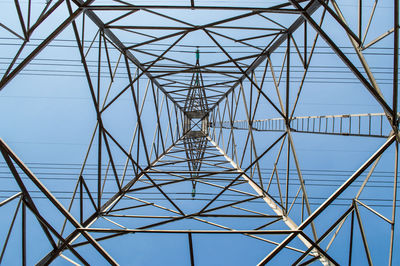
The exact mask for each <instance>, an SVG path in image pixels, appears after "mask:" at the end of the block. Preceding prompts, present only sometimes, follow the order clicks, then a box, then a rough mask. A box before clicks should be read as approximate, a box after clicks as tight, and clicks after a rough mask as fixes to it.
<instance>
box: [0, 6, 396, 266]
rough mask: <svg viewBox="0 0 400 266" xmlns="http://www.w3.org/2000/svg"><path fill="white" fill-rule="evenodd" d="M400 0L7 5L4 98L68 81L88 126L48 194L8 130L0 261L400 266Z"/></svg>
mask: <svg viewBox="0 0 400 266" xmlns="http://www.w3.org/2000/svg"><path fill="white" fill-rule="evenodd" d="M398 2H399V1H398V0H394V1H392V2H390V3H387V2H383V1H380V2H379V1H356V0H353V1H341V0H277V1H259V2H257V1H256V2H249V3H247V2H246V1H237V0H232V1H229V2H225V1H224V2H221V3H220V2H214V1H200V0H191V1H189V0H187V1H186V0H185V1H181V2H179V3H178V4H175V3H174V2H171V3H170V2H168V1H167V2H161V1H160V2H158V1H157V2H155V3H150V4H149V3H147V2H145V3H144V2H143V1H136V0H135V1H121V0H87V1H84V0H48V1H46V2H45V3H39V4H37V5H35V2H34V1H32V0H27V1H22V0H15V1H14V2H13V3H11V2H10V3H9V4H7V5H8V7H11V8H9V9H7V10H9V11H8V13H9V14H5V11H1V13H3V14H4V15H5V16H2V17H1V18H0V36H1V40H2V41H4V40H8V41H9V42H10V43H11V45H10V46H9V47H10V48H9V49H4V50H2V53H1V54H2V55H1V60H2V62H3V63H2V64H3V65H5V68H2V69H1V71H0V90H1V92H0V93H1V94H0V97H2V94H5V93H7V92H8V91H12V90H16V89H18V88H15V86H14V84H16V83H14V82H15V81H16V80H17V81H18V80H19V79H21V77H28V76H29V75H33V76H35V77H38V76H40V75H42V77H41V79H39V80H40V81H39V82H38V83H37V84H36V85H35V84H33V85H32V86H41V84H42V85H43V86H45V85H46V84H48V83H50V82H51V80H53V79H51V80H50V79H49V80H47V77H44V76H52V77H62V76H64V77H66V78H68V79H67V80H70V81H68V83H69V84H70V85H71V86H72V84H74V82H77V80H79V82H77V83H76V84H78V86H81V87H82V88H81V90H86V91H88V92H89V95H90V98H91V99H90V101H91V104H90V106H89V108H90V109H91V110H94V115H93V120H94V121H95V126H94V129H93V130H92V133H91V138H90V141H89V143H88V145H87V152H86V154H85V155H84V157H83V158H84V159H83V161H82V162H81V165H80V166H79V168H76V169H75V170H73V173H72V176H73V178H72V179H71V178H69V179H68V181H66V180H64V181H63V179H62V176H65V175H66V174H65V171H67V170H63V168H62V167H63V165H60V166H56V167H53V168H49V166H46V165H45V166H44V167H43V169H45V170H46V171H49V170H51V171H53V173H52V174H51V175H54V176H53V177H52V179H53V181H54V180H57V182H58V183H57V185H54V183H51V182H50V181H48V179H46V177H47V176H49V175H50V173H49V172H45V170H40V168H38V167H37V166H35V164H32V163H28V162H24V161H23V160H22V159H20V158H19V157H18V156H17V153H16V152H15V151H16V150H18V155H19V156H24V153H25V152H27V149H24V148H23V147H22V148H18V149H16V148H14V145H13V144H12V141H10V142H9V141H8V139H7V137H3V134H5V133H3V131H4V132H6V130H5V129H4V130H3V129H2V138H3V139H5V140H3V139H0V150H1V153H2V157H3V159H4V160H3V161H1V167H2V169H3V170H4V169H6V170H7V171H6V173H7V176H8V177H9V178H7V179H6V178H4V179H2V188H4V190H3V192H2V194H1V197H2V198H4V200H3V201H2V202H1V203H0V211H1V214H2V217H5V218H4V220H3V221H2V232H1V235H0V245H1V246H0V250H1V251H0V252H1V253H0V262H3V263H21V264H23V265H26V264H33V263H37V264H38V265H48V264H50V263H66V262H69V263H72V264H75V265H77V264H78V265H79V264H84V265H92V264H101V263H103V264H106V263H108V264H111V265H117V264H119V263H121V264H131V263H137V264H147V263H150V264H161V263H164V262H163V259H160V260H158V261H157V254H159V251H157V250H156V249H154V250H151V251H148V253H146V254H145V255H140V254H137V253H136V252H135V251H136V249H137V248H139V247H140V246H141V245H142V244H144V243H146V241H150V240H149V239H152V238H154V237H155V236H160V235H162V236H164V235H165V236H167V237H168V239H175V236H177V237H181V236H183V237H184V241H183V244H182V243H181V246H180V247H179V248H178V249H179V250H180V251H179V254H180V255H179V256H178V255H173V252H172V251H171V250H174V246H175V244H173V243H174V242H173V241H175V240H171V241H172V242H169V244H167V245H161V246H159V247H157V249H160V250H163V252H165V253H166V254H170V253H171V252H172V253H171V254H172V255H171V256H175V257H177V256H178V257H179V258H180V261H179V262H178V264H182V265H211V264H212V263H217V264H224V263H227V264H234V263H235V260H236V263H237V264H238V265H243V263H245V262H244V261H246V263H245V264H246V265H252V264H254V263H258V265H265V264H268V263H275V264H280V265H287V264H293V265H308V264H311V263H317V264H318V263H319V264H323V265H339V264H349V265H350V264H352V263H353V264H354V263H356V264H366V263H368V264H370V265H371V264H373V263H376V264H389V265H392V264H396V261H397V263H399V261H400V257H399V255H398V254H396V252H395V246H396V245H398V237H399V229H398V227H397V226H395V221H396V215H397V211H398V205H397V186H398V184H397V182H398V176H397V172H398V155H399V151H398V149H399V147H398V146H399V145H398V144H399V141H400V136H399V132H398V126H399V121H398V65H399V62H398V50H399V3H398ZM388 5H389V6H388ZM3 10H4V9H3ZM60 42H62V43H67V45H64V46H63V45H62V44H60V45H59V43H60ZM57 46H62V47H63V49H64V50H63V51H65V54H63V52H62V53H59V52H54V51H53V50H52V49H57ZM67 51H68V52H67ZM69 51H72V52H71V56H70V54H69ZM72 54H73V56H72ZM60 58H61V59H60ZM57 60H58V61H57ZM60 60H61V63H60ZM45 66H46V67H50V68H51V69H49V68H47V69H45V68H43V67H45ZM71 69H72V70H71ZM83 80H84V81H85V83H83V82H81V81H83ZM40 82H42V83H40ZM55 82H56V81H55ZM60 82H61V81H60ZM26 85H27V86H28V84H26ZM54 86H55V88H56V87H57V85H56V84H55V85H54ZM359 100H360V101H361V100H362V101H363V102H364V103H365V102H366V103H368V104H369V107H368V108H361V107H357V102H358V101H359ZM312 101H314V104H315V103H316V104H315V105H314V106H311V107H310V108H305V107H304V106H305V105H307V104H309V103H310V102H312ZM345 102H347V103H349V104H348V105H347V107H346V104H344V103H345ZM318 104H319V105H318ZM318 106H319V107H318ZM333 107H336V109H335V108H333ZM26 111H27V112H29V111H28V110H26ZM2 120H3V121H1V124H2V125H5V126H6V127H7V128H9V129H11V130H13V127H14V125H11V124H5V121H6V119H5V118H4V119H3V118H2ZM15 130H17V129H15ZM77 130H78V131H79V129H77ZM28 131H29V129H28ZM85 134H86V133H85ZM66 138H68V136H66ZM6 142H7V143H6ZM354 145H357V146H359V147H373V151H371V150H370V151H364V152H363V153H362V154H361V155H360V156H358V155H357V156H351V155H350V154H349V153H342V154H341V155H338V154H337V153H336V154H335V153H334V151H335V149H337V148H338V147H346V146H348V147H350V149H353V148H351V147H355V146H354ZM17 146H18V145H17ZM313 147H315V149H324V148H327V149H328V150H325V151H324V150H323V153H317V152H316V153H313V152H312V151H313ZM329 147H331V148H330V149H331V150H330V151H331V153H330V151H329ZM314 151H315V150H314ZM332 151H333V152H332ZM36 152H37V153H38V154H39V153H40V150H38V151H36ZM58 152H59V154H62V153H63V150H61V149H60V150H59V151H58ZM76 156H78V157H79V156H82V154H77V155H76ZM78 157H76V158H78ZM79 158H80V157H79ZM60 160H62V159H60ZM42 166H43V165H42ZM335 166H336V168H337V169H340V171H336V172H332V169H333V168H332V167H335ZM46 167H47V168H46ZM349 168H350V169H352V171H351V172H349V171H345V170H346V169H349ZM68 169H71V168H68ZM310 169H311V170H310ZM315 169H323V170H321V171H319V172H315V171H317V170H315ZM51 171H50V172H51ZM62 171H64V172H62ZM68 171H69V170H68ZM313 171H314V172H313ZM57 174H58V175H59V177H60V178H59V179H57ZM49 180H50V179H49ZM60 193H68V194H67V195H68V199H66V198H63V197H62V196H60V195H61V194H60ZM219 235H222V236H223V237H226V238H227V239H228V238H229V239H230V240H229V241H232V242H231V243H227V242H225V244H223V245H218V244H215V246H213V247H212V249H213V250H215V252H214V251H211V249H207V248H205V247H204V245H210V246H212V245H213V244H214V243H213V242H214V241H216V239H218V236H219ZM176 239H178V238H176ZM179 239H181V238H179ZM177 241H178V240H177ZM179 241H181V240H179ZM179 241H178V242H179ZM33 243H34V244H33ZM204 243H206V244H204ZM176 245H178V244H176ZM230 245H231V246H232V247H233V246H235V247H236V249H235V250H238V254H232V253H234V252H231V253H229V250H230V249H231V248H230ZM260 245H262V246H261V247H260ZM253 247H254V248H253ZM256 247H257V248H256ZM237 248H239V249H237ZM205 250H208V251H205ZM240 250H242V251H240ZM161 253H162V252H161ZM239 253H240V254H239ZM218 254H225V255H224V256H227V257H229V256H232V258H235V260H233V261H230V260H229V259H228V258H223V259H221V258H218ZM227 254H228V255H227ZM137 256H144V257H147V259H148V260H147V261H146V262H143V261H142V262H138V261H136V260H135V259H136V258H133V257H137ZM241 256H243V258H242V259H243V260H240V259H239V260H237V259H238V258H241ZM164 257H167V256H166V255H165V254H164ZM16 258H19V259H18V260H17V259H16ZM167 261H170V260H167ZM165 263H167V264H170V262H165ZM174 264H176V263H174Z"/></svg>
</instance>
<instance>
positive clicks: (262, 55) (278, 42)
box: [210, 1, 321, 110]
mask: <svg viewBox="0 0 400 266" xmlns="http://www.w3.org/2000/svg"><path fill="white" fill-rule="evenodd" d="M320 6H321V4H320V3H319V2H318V1H313V3H312V4H311V5H310V6H309V8H308V9H307V11H305V12H306V13H307V14H309V15H312V14H313V13H314V12H315V11H316V10H317V9H318V8H319V7H320ZM305 22H306V19H305V18H303V17H299V18H298V19H297V20H296V21H295V22H294V23H293V24H292V25H291V26H290V27H289V28H288V29H287V30H286V31H285V33H283V34H281V36H280V37H279V38H278V39H276V40H275V42H274V43H273V44H271V45H270V46H269V47H268V49H266V50H264V51H262V52H261V53H260V56H259V57H258V58H257V59H256V60H255V61H254V62H253V63H252V64H251V65H250V66H249V67H248V68H247V69H246V70H245V73H244V74H243V75H242V76H241V77H240V78H239V79H238V81H237V82H236V83H234V84H233V85H232V87H230V88H229V90H228V91H226V92H225V94H224V96H227V95H228V94H229V93H231V92H232V91H233V90H234V89H235V88H236V87H237V86H239V85H240V83H241V82H242V81H243V80H244V79H245V78H246V76H248V75H250V74H251V72H252V71H253V70H255V69H256V68H257V67H258V66H259V65H260V64H261V63H262V62H264V60H266V59H267V57H268V56H269V55H270V54H272V53H273V52H274V51H275V50H276V49H277V48H278V47H279V46H281V45H282V44H283V43H284V42H285V41H287V39H288V38H290V36H291V35H292V34H293V33H294V32H295V31H296V30H297V29H298V28H300V26H301V25H303V24H304V23H305ZM224 96H223V97H221V98H220V99H219V100H218V101H217V102H216V103H215V104H214V105H213V106H212V107H211V108H210V109H211V110H213V109H214V108H215V107H216V106H217V105H218V104H219V103H220V102H221V101H223V100H224V99H225V97H224Z"/></svg>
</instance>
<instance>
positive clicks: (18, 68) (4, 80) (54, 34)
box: [0, 0, 94, 91]
mask: <svg viewBox="0 0 400 266" xmlns="http://www.w3.org/2000/svg"><path fill="white" fill-rule="evenodd" d="M93 1H94V0H88V1H86V2H83V1H82V7H85V6H88V5H90V4H91V3H92V2H93ZM82 12H83V9H82V8H78V9H77V10H75V11H74V12H73V13H72V14H71V15H70V16H69V17H68V18H67V19H66V20H64V22H63V23H61V24H60V26H58V27H57V28H56V29H55V30H54V31H53V32H52V33H50V34H49V35H48V36H47V37H46V38H45V39H44V40H43V41H42V42H41V43H40V44H39V45H38V46H37V47H36V48H35V49H34V50H33V51H32V52H31V53H30V54H29V55H28V56H27V57H26V58H25V59H24V60H22V62H21V63H19V64H18V66H16V67H15V68H14V70H13V71H12V72H11V73H9V74H8V75H7V76H4V77H3V78H2V79H1V80H0V91H1V90H2V89H3V88H4V87H5V86H6V85H7V84H8V83H9V82H10V81H11V80H12V79H13V78H14V77H15V76H16V75H17V74H18V73H19V72H21V71H22V70H23V69H24V68H25V67H26V65H28V64H29V63H30V62H31V61H32V60H33V59H34V58H35V57H36V56H37V55H38V54H39V53H40V52H41V51H42V50H43V49H44V48H45V47H46V46H47V45H48V44H49V43H50V42H51V41H53V40H54V38H56V37H57V36H58V34H60V33H61V32H62V31H63V30H64V29H65V28H66V27H68V26H69V25H70V24H71V22H72V21H75V19H76V18H77V17H79V15H80V14H81V13H82Z"/></svg>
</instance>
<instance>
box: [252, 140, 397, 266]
mask: <svg viewBox="0 0 400 266" xmlns="http://www.w3.org/2000/svg"><path fill="white" fill-rule="evenodd" d="M395 140H396V136H395V135H391V136H390V137H389V138H388V139H387V140H386V142H385V143H384V144H383V145H382V146H381V147H380V148H379V149H378V150H377V151H376V152H375V153H374V154H373V155H372V156H371V157H370V158H369V159H368V160H367V161H366V162H365V163H364V164H363V165H361V167H360V168H359V169H358V170H357V171H356V172H354V174H353V175H352V176H350V177H349V178H348V179H347V180H346V182H344V183H343V185H342V186H340V187H339V188H338V189H337V190H336V191H335V192H334V193H333V194H332V195H331V196H330V197H329V198H328V199H326V200H325V202H324V203H322V204H321V205H320V206H319V207H318V208H317V209H316V210H315V211H314V212H313V213H312V214H311V215H310V216H309V217H308V218H307V219H306V220H305V221H304V222H303V223H302V224H300V225H299V226H298V228H297V229H298V230H304V229H305V228H306V227H307V226H308V225H309V224H310V223H311V222H312V221H314V220H315V218H317V217H318V216H319V215H320V214H321V213H323V212H324V210H325V209H326V208H328V207H329V206H330V205H331V203H332V202H333V201H334V200H335V199H337V198H338V197H339V196H340V195H341V194H342V193H343V192H344V191H345V190H346V189H347V188H348V187H349V186H350V185H351V184H352V183H353V182H354V181H355V180H356V179H357V178H358V177H359V176H360V175H361V174H362V173H363V172H364V171H365V170H366V169H367V168H368V167H369V166H370V165H371V164H372V163H373V162H374V161H375V160H376V159H377V158H378V157H379V156H380V155H381V154H382V153H383V152H385V151H386V149H387V148H388V147H389V146H390V145H391V144H393V142H395ZM296 236H297V234H296V233H294V234H291V235H289V236H288V237H287V238H286V239H285V240H284V241H283V242H281V244H280V245H279V246H277V247H276V248H275V249H274V250H273V251H272V252H271V253H270V254H269V255H268V256H266V257H265V258H264V259H263V260H262V261H261V262H260V263H259V265H265V264H266V263H268V262H269V261H271V260H272V259H273V258H274V257H275V256H276V255H277V254H278V253H279V252H280V251H281V250H282V249H283V248H284V247H285V246H286V245H287V244H289V242H291V241H292V240H293V239H294V238H295V237H296Z"/></svg>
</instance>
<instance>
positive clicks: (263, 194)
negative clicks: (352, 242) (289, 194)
mask: <svg viewBox="0 0 400 266" xmlns="http://www.w3.org/2000/svg"><path fill="white" fill-rule="evenodd" d="M208 139H209V141H210V142H211V143H212V144H213V145H215V147H216V149H217V150H218V151H219V152H220V153H221V154H222V155H223V156H224V157H225V159H226V160H227V161H228V162H229V163H230V164H231V165H232V167H234V168H236V169H238V171H241V172H243V170H242V169H241V168H240V167H239V166H238V165H237V164H236V163H235V162H234V161H233V160H232V159H231V158H230V157H229V156H228V155H227V154H226V153H225V152H224V151H223V150H222V149H221V148H220V147H219V146H218V145H217V144H216V143H215V142H214V141H213V140H212V139H211V138H210V137H208ZM242 177H243V179H245V180H246V181H247V182H248V184H249V185H250V186H251V187H252V188H253V189H254V190H255V191H256V192H257V194H258V195H259V196H260V197H261V198H262V199H263V200H264V201H265V202H266V203H267V204H268V206H269V207H270V208H271V209H272V210H273V211H274V212H275V213H276V214H277V215H278V216H281V217H282V218H283V219H282V220H283V222H284V223H285V224H286V225H287V226H288V227H289V228H290V229H291V230H295V231H296V232H297V230H299V229H298V228H299V226H298V225H297V224H296V223H295V222H294V221H293V220H292V219H291V218H290V217H289V216H287V215H286V211H285V210H284V209H283V208H281V207H280V206H279V205H278V204H276V203H275V200H274V199H273V198H272V197H270V196H269V195H268V193H266V192H265V191H264V190H263V189H262V188H261V187H260V186H259V185H257V184H256V183H255V182H254V181H253V180H252V179H251V178H250V177H249V176H248V175H247V174H246V173H245V172H243V174H242ZM300 230H301V229H300ZM299 233H300V231H299V232H297V233H296V235H298V234H299ZM298 238H299V239H300V241H301V242H303V243H304V245H305V246H306V247H307V248H310V247H312V246H313V243H312V241H311V242H310V241H309V240H308V239H306V238H305V237H304V235H303V234H301V235H298ZM312 253H313V255H314V256H321V257H320V261H321V262H322V263H323V264H324V265H329V263H328V260H327V259H326V258H325V256H323V255H322V254H321V253H320V252H318V251H316V250H314V251H313V252H312Z"/></svg>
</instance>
